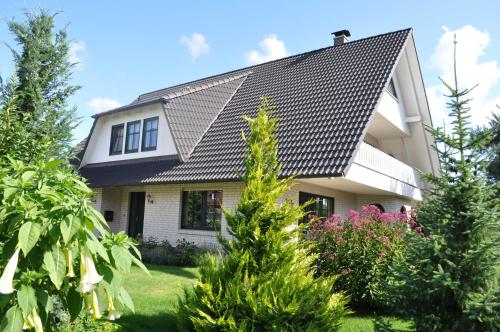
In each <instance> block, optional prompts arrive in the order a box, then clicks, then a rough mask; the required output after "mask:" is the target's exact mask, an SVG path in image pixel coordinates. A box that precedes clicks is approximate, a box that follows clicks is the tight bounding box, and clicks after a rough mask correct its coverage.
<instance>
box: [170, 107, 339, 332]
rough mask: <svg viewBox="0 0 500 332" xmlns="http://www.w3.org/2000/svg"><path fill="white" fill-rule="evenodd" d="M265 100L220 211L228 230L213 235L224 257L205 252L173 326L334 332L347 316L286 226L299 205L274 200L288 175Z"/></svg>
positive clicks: (305, 249)
mask: <svg viewBox="0 0 500 332" xmlns="http://www.w3.org/2000/svg"><path fill="white" fill-rule="evenodd" d="M271 111H272V108H271V106H270V105H269V102H268V101H267V100H266V99H264V100H263V102H262V104H261V106H260V107H259V111H258V115H257V117H256V118H254V119H251V118H246V120H247V121H248V124H249V127H250V134H249V136H248V137H246V136H245V135H244V136H243V139H244V141H245V144H246V147H247V151H246V154H245V157H244V165H245V171H244V173H243V174H242V175H241V180H242V181H243V182H244V183H245V189H244V191H243V193H242V195H241V199H240V201H239V203H238V205H237V207H236V211H235V212H230V211H227V210H225V211H224V214H225V217H226V220H227V223H228V230H229V232H230V233H231V235H232V238H231V239H226V238H224V237H223V236H222V234H219V235H218V240H219V242H220V244H221V245H222V247H223V248H224V255H219V256H214V255H206V256H204V259H203V260H202V262H201V263H200V277H199V279H198V282H197V284H195V286H194V289H193V290H192V291H190V290H185V299H183V300H180V303H179V309H178V315H177V317H178V322H177V324H178V328H179V329H180V330H181V331H184V330H197V331H236V330H238V331H270V330H272V331H334V330H336V329H337V327H338V326H339V324H340V319H341V318H342V317H343V316H344V315H345V314H346V309H345V308H344V305H345V303H346V298H345V296H344V295H342V294H340V293H334V292H333V282H334V278H330V277H319V278H315V277H314V272H313V270H312V266H313V263H314V260H315V259H316V257H315V256H314V255H309V248H308V246H307V245H306V244H304V243H302V242H299V241H298V231H299V230H298V229H294V228H293V227H291V226H292V225H293V224H294V223H295V221H297V220H299V219H301V218H302V216H303V215H304V212H303V210H302V207H301V206H295V205H293V204H292V202H290V201H286V202H284V203H282V204H280V205H278V204H277V200H278V198H280V197H281V196H282V195H283V194H284V193H285V192H287V191H288V190H289V189H290V188H291V186H292V181H293V179H291V178H287V179H280V178H279V177H278V176H279V172H280V169H281V165H280V163H279V162H278V160H277V141H276V136H275V134H274V132H275V130H276V128H277V120H276V119H273V118H271V117H270V114H271Z"/></svg>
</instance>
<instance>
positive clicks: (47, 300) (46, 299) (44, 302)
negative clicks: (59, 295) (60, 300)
mask: <svg viewBox="0 0 500 332" xmlns="http://www.w3.org/2000/svg"><path fill="white" fill-rule="evenodd" d="M36 298H37V300H38V303H39V304H40V306H39V308H43V309H44V310H45V313H47V314H48V313H49V312H51V311H52V309H53V308H54V303H53V302H52V298H51V297H50V295H49V293H47V291H44V290H38V291H37V292H36Z"/></svg>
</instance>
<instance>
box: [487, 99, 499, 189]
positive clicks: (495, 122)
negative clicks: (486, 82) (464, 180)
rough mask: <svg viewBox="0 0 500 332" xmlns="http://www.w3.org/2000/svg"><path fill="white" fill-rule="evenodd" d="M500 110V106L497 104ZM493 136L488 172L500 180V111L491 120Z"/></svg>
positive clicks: (490, 128) (496, 179)
mask: <svg viewBox="0 0 500 332" xmlns="http://www.w3.org/2000/svg"><path fill="white" fill-rule="evenodd" d="M497 108H498V109H499V110H500V106H497ZM488 130H490V131H491V134H492V138H491V144H490V146H489V148H490V149H491V150H492V151H491V152H492V157H491V161H490V163H489V164H488V173H489V174H490V176H491V177H492V178H493V179H494V180H495V181H499V180H500V113H497V114H493V116H492V118H491V120H490V127H489V128H488Z"/></svg>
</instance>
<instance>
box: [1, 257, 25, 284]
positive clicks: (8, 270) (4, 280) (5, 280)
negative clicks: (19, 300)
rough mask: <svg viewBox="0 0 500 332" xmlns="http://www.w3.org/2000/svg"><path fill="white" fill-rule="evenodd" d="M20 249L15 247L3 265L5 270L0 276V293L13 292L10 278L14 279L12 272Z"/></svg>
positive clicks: (13, 272)
mask: <svg viewBox="0 0 500 332" xmlns="http://www.w3.org/2000/svg"><path fill="white" fill-rule="evenodd" d="M20 250H21V248H16V251H15V252H14V254H13V255H12V257H11V258H10V259H9V262H8V263H7V265H6V266H5V270H4V271H3V273H2V276H1V277H0V294H11V293H13V292H14V287H13V286H12V280H13V279H14V274H15V273H16V269H17V262H18V260H19V251H20Z"/></svg>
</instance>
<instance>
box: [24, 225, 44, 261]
mask: <svg viewBox="0 0 500 332" xmlns="http://www.w3.org/2000/svg"><path fill="white" fill-rule="evenodd" d="M41 231H42V226H41V225H40V224H39V223H36V222H31V221H28V222H27V223H24V224H23V225H22V226H21V228H20V229H19V234H18V241H19V246H20V247H21V250H22V251H23V253H24V256H26V255H27V254H28V253H29V252H30V250H31V249H33V247H34V246H35V244H36V243H37V241H38V239H39V238H40V233H41Z"/></svg>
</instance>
